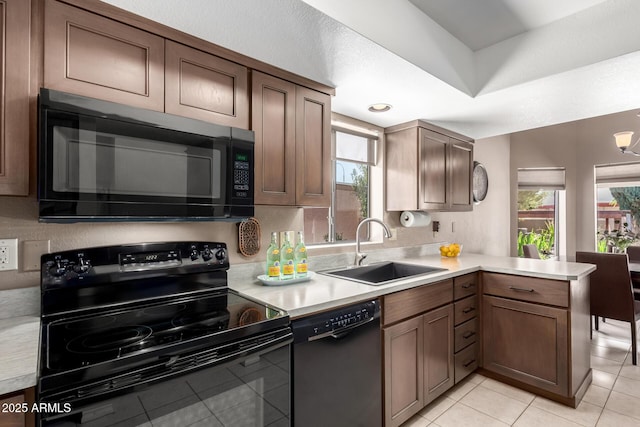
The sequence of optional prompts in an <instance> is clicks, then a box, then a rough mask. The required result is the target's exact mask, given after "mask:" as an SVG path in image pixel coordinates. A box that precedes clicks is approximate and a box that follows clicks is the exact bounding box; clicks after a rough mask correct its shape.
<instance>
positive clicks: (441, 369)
mask: <svg viewBox="0 0 640 427" xmlns="http://www.w3.org/2000/svg"><path fill="white" fill-rule="evenodd" d="M422 319H423V325H424V332H423V333H424V340H423V342H424V355H423V359H422V360H423V363H424V368H423V369H424V405H426V404H427V403H429V402H431V401H433V400H434V399H435V398H436V397H438V396H440V395H441V394H442V393H444V392H445V391H446V390H448V389H449V388H451V387H452V386H453V384H454V371H453V305H452V304H449V305H446V306H444V307H442V308H438V309H436V310H433V311H430V312H428V313H427V314H425V315H423V316H422Z"/></svg>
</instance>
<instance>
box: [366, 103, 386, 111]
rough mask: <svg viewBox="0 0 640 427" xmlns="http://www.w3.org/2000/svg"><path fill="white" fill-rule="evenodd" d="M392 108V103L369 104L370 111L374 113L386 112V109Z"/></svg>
mask: <svg viewBox="0 0 640 427" xmlns="http://www.w3.org/2000/svg"><path fill="white" fill-rule="evenodd" d="M389 110H391V105H389V104H382V103H381V104H373V105H370V106H369V111H371V112H372V113H384V112H385V111H389Z"/></svg>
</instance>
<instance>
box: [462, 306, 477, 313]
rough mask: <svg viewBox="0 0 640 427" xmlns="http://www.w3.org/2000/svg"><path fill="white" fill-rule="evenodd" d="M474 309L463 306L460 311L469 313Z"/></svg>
mask: <svg viewBox="0 0 640 427" xmlns="http://www.w3.org/2000/svg"><path fill="white" fill-rule="evenodd" d="M475 309H476V308H475V307H467V308H465V309H464V310H462V312H463V313H464V314H467V313H471V312H472V311H473V310H475Z"/></svg>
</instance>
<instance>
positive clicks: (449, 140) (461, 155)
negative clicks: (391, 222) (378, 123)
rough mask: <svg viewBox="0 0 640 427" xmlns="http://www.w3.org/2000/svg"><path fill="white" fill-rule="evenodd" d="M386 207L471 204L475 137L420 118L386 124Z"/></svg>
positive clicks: (459, 206)
mask: <svg viewBox="0 0 640 427" xmlns="http://www.w3.org/2000/svg"><path fill="white" fill-rule="evenodd" d="M385 138H386V143H385V146H386V157H385V186H386V209H387V211H403V210H416V209H419V210H430V211H469V210H472V209H473V193H472V190H473V187H472V184H473V182H472V179H473V140H472V139H469V138H466V137H464V136H462V135H458V134H455V133H453V132H449V131H446V130H444V129H441V128H437V127H435V126H433V125H430V124H428V123H425V122H422V121H414V122H410V123H405V124H401V125H397V126H393V127H391V128H387V129H385Z"/></svg>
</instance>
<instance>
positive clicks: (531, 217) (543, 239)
mask: <svg viewBox="0 0 640 427" xmlns="http://www.w3.org/2000/svg"><path fill="white" fill-rule="evenodd" d="M557 207H558V195H557V191H554V190H518V237H517V238H518V256H520V257H522V256H523V251H522V247H523V246H524V245H527V244H534V245H536V247H537V248H538V252H539V253H540V258H543V259H546V258H549V257H552V256H555V255H556V248H557V233H556V224H557V223H558V221H557V219H558V209H557Z"/></svg>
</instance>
